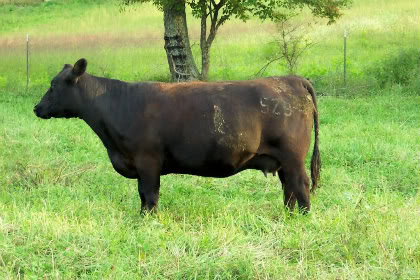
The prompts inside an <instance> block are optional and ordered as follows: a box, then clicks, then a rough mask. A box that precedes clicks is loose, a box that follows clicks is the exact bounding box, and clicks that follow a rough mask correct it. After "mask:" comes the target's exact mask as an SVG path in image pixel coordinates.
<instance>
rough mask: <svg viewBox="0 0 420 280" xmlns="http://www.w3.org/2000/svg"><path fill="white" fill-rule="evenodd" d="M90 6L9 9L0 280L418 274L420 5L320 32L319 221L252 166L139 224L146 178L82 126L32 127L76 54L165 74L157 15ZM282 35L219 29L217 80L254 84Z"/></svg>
mask: <svg viewBox="0 0 420 280" xmlns="http://www.w3.org/2000/svg"><path fill="white" fill-rule="evenodd" d="M3 2H4V1H3ZM85 2H86V1H72V2H63V1H51V2H47V3H49V4H47V3H43V4H39V5H19V6H15V5H9V4H4V5H0V14H1V16H0V25H1V27H2V28H1V29H0V57H1V63H0V279H19V278H20V279H39V278H47V279H50V278H55V279H57V278H58V279H419V275H420V244H419V242H418V237H419V235H420V227H419V222H418V217H419V213H420V207H419V203H420V200H419V195H418V191H419V180H420V176H419V167H420V164H419V153H418V147H419V145H420V137H419V134H418V132H419V128H420V115H419V112H418V108H419V105H420V97H419V95H418V90H419V85H418V69H417V70H416V68H415V65H416V63H417V62H415V63H414V64H413V62H412V61H413V55H408V56H404V54H405V53H411V51H410V50H418V48H419V46H418V37H419V31H418V15H419V9H418V8H419V3H417V2H416V3H415V1H408V0H406V1H398V4H397V3H394V1H383V0H382V1H379V0H370V1H355V4H354V7H353V8H352V9H350V10H349V11H347V13H346V15H345V16H344V17H343V19H341V20H340V21H339V22H338V23H337V24H336V25H332V26H319V27H318V28H317V29H316V30H315V31H314V36H317V37H318V38H320V43H319V44H318V45H317V46H315V47H314V48H313V49H311V50H310V51H309V53H308V54H307V55H306V56H305V57H304V58H303V60H302V63H301V67H300V73H301V74H304V75H306V76H309V77H311V78H312V79H314V80H315V83H316V88H317V90H318V92H320V93H321V94H320V96H319V98H318V103H319V112H320V141H321V144H320V149H321V153H322V160H323V169H322V173H321V175H322V181H321V187H320V188H319V189H318V190H317V192H316V194H315V195H314V196H312V211H311V213H310V214H309V215H307V216H302V215H294V216H292V217H290V216H288V215H287V214H286V212H285V210H284V208H283V202H282V200H283V199H282V196H283V193H282V190H281V187H280V184H279V182H278V178H277V177H272V176H269V178H267V179H266V178H265V177H264V175H263V174H262V173H261V172H256V171H246V172H242V173H240V174H238V175H236V176H233V177H230V178H227V179H214V178H201V177H194V176H185V175H168V176H164V177H162V180H161V181H162V188H161V200H160V205H159V211H158V213H157V214H155V215H152V216H150V215H147V216H140V214H139V210H140V199H139V197H138V194H137V183H136V182H135V181H132V180H128V179H125V178H123V177H121V176H119V175H118V174H117V173H116V172H115V171H114V170H113V168H112V166H111V163H110V162H109V160H108V158H107V155H106V151H105V148H104V147H103V146H102V144H101V143H100V141H99V139H98V138H97V136H96V135H95V134H94V133H93V132H92V131H91V130H90V129H89V128H88V126H87V125H86V124H84V123H83V122H82V121H80V120H76V119H71V120H57V119H52V120H48V121H46V120H41V119H37V118H36V117H35V116H34V114H33V112H32V108H33V106H34V104H36V102H38V101H39V99H40V98H41V96H42V95H43V93H44V92H45V90H46V89H47V87H48V84H49V81H50V79H51V78H52V77H53V76H54V75H55V74H56V73H57V72H58V71H59V70H60V69H61V67H62V65H63V64H64V63H74V62H75V61H76V60H77V59H78V58H80V57H86V58H87V59H88V60H89V66H88V72H90V73H93V74H97V75H101V76H107V77H113V78H119V79H123V80H167V79H168V78H169V74H168V69H167V65H166V56H165V53H164V50H163V42H162V40H161V37H162V34H163V30H162V22H161V21H162V15H161V13H160V12H159V11H157V10H156V9H155V8H153V7H152V6H151V5H146V6H141V7H139V8H137V10H131V9H130V10H128V11H126V12H125V13H124V14H120V13H119V12H118V6H117V5H115V3H112V2H108V1H102V2H103V3H102V4H101V5H98V3H99V2H101V1H97V2H90V3H88V4H86V3H85ZM0 3H1V2H0ZM64 3H66V4H65V7H66V8H65V9H64ZM10 9H12V10H10ZM18 21H19V23H18V24H17V22H18ZM189 22H190V23H191V24H192V27H193V28H192V29H191V30H190V31H191V32H190V33H191V37H192V39H193V41H194V40H195V41H197V38H198V37H197V35H198V25H197V23H198V21H197V20H195V19H192V18H189ZM53 23H54V25H53ZM57 26H58V27H57ZM344 28H346V29H348V30H349V34H350V35H349V58H348V59H349V78H348V79H349V88H348V89H347V90H342V89H341V88H342V81H341V77H342V76H341V74H342V73H341V72H340V71H341V70H340V69H341V66H342V65H341V64H340V63H341V59H342V31H343V29H344ZM273 31H274V26H273V24H270V23H263V24H261V23H260V22H258V21H257V20H252V21H251V22H249V23H247V24H243V23H241V22H238V21H232V22H230V23H227V24H226V26H223V28H222V30H221V32H220V34H219V35H220V36H219V37H218V38H217V39H216V41H215V45H214V49H213V50H212V55H213V56H212V58H213V60H212V63H213V64H212V69H211V79H212V80H221V79H248V78H250V77H252V76H253V75H254V74H255V73H256V72H257V71H258V70H259V69H260V67H262V66H263V65H264V63H265V61H266V59H267V56H268V55H269V54H270V52H272V51H274V50H273V49H272V48H273V47H272V45H270V44H269V42H270V40H272V37H271V35H270V34H271V32H273ZM402 31H404V32H402ZM28 32H29V33H30V36H31V83H30V88H29V91H28V92H25V81H26V77H25V71H26V68H25V67H26V66H25V48H24V46H25V35H26V33H28ZM129 38H131V39H129ZM407 50H408V51H407ZM194 52H196V53H198V47H197V46H194ZM414 53H415V52H414ZM417 53H418V52H417ZM400 54H401V55H400ZM413 65H414V66H413ZM389 69H391V70H392V69H399V70H398V71H399V72H398V73H406V71H404V69H407V72H409V73H410V74H409V75H408V77H409V81H408V82H405V80H404V79H401V78H399V77H400V76H399V75H397V74H398V73H393V72H392V71H389ZM284 71H285V70H284V69H283V68H282V67H280V66H279V65H273V66H271V67H270V68H269V69H267V72H266V75H275V74H283V73H284ZM410 71H412V72H410ZM416 71H417V72H416ZM413 77H414V78H413ZM382 81H385V84H382V83H381V82H382ZM337 89H339V90H337ZM336 94H341V95H343V96H341V97H338V96H336Z"/></svg>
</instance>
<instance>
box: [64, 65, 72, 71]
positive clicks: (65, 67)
mask: <svg viewBox="0 0 420 280" xmlns="http://www.w3.org/2000/svg"><path fill="white" fill-rule="evenodd" d="M71 67H73V66H71V65H70V64H64V67H63V70H64V69H67V68H71Z"/></svg>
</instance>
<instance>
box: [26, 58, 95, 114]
mask: <svg viewBox="0 0 420 280" xmlns="http://www.w3.org/2000/svg"><path fill="white" fill-rule="evenodd" d="M86 67H87V61H86V59H84V58H82V59H79V60H78V61H77V62H76V64H75V65H74V67H73V66H71V65H69V64H66V65H64V68H63V70H61V72H60V73H58V74H57V76H55V77H54V79H52V81H51V86H50V88H49V89H48V91H47V92H46V93H45V95H44V96H43V97H42V99H41V101H40V102H39V103H38V105H36V106H35V108H34V113H35V115H36V116H37V117H39V118H43V119H49V118H72V117H77V116H78V115H77V112H78V107H79V106H80V104H81V102H82V100H81V87H80V82H79V80H80V78H81V77H82V75H83V74H84V73H85V71H86Z"/></svg>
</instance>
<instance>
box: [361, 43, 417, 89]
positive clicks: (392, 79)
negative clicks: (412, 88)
mask: <svg viewBox="0 0 420 280" xmlns="http://www.w3.org/2000/svg"><path fill="white" fill-rule="evenodd" d="M419 67H420V54H419V50H418V49H415V48H410V49H403V50H400V51H399V52H397V53H392V54H390V55H389V56H387V57H386V58H385V59H382V60H379V61H376V62H375V65H374V66H372V67H370V68H369V69H368V71H367V72H368V74H370V75H372V76H373V77H374V78H375V79H376V82H377V84H378V86H379V87H380V88H385V87H387V86H392V85H395V84H397V85H400V86H408V85H413V83H416V84H418V83H419V81H418V79H419V74H420V73H419Z"/></svg>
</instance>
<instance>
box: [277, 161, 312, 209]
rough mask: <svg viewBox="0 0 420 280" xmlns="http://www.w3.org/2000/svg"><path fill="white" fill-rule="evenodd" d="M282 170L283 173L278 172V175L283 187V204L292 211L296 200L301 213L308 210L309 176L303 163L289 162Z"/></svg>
mask: <svg viewBox="0 0 420 280" xmlns="http://www.w3.org/2000/svg"><path fill="white" fill-rule="evenodd" d="M282 171H283V174H280V172H279V177H280V181H282V184H283V187H284V204H285V206H286V207H287V208H289V210H290V211H291V212H292V211H293V209H294V207H295V204H296V200H297V202H298V205H299V210H300V211H301V212H303V213H306V212H308V211H309V210H310V202H309V178H308V176H307V175H306V171H305V165H304V163H300V164H298V165H293V164H290V165H289V166H288V167H285V168H284V169H282ZM283 182H284V183H283Z"/></svg>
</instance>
